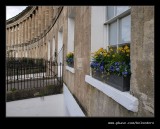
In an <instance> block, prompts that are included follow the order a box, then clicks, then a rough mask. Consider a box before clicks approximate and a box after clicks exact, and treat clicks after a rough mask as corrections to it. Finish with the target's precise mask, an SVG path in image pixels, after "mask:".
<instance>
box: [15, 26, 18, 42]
mask: <svg viewBox="0 0 160 129" xmlns="http://www.w3.org/2000/svg"><path fill="white" fill-rule="evenodd" d="M17 38H18V37H17V25H16V26H15V45H17Z"/></svg>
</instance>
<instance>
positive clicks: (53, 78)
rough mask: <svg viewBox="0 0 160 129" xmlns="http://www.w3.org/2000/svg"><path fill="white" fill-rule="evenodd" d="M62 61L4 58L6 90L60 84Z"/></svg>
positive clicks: (61, 79)
mask: <svg viewBox="0 0 160 129" xmlns="http://www.w3.org/2000/svg"><path fill="white" fill-rule="evenodd" d="M61 70H62V63H61V62H60V63H57V62H53V61H47V60H44V59H33V58H13V57H12V58H7V59H6V90H7V91H12V90H22V89H32V88H36V87H44V86H47V85H56V86H62V84H63V78H62V72H61Z"/></svg>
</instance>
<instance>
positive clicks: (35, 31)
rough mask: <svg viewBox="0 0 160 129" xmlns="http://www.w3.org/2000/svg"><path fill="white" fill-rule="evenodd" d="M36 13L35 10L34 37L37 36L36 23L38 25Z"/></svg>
mask: <svg viewBox="0 0 160 129" xmlns="http://www.w3.org/2000/svg"><path fill="white" fill-rule="evenodd" d="M37 15H38V10H36V11H35V15H34V17H35V18H34V25H35V27H34V28H35V30H34V33H35V34H34V37H37V25H38V19H37Z"/></svg>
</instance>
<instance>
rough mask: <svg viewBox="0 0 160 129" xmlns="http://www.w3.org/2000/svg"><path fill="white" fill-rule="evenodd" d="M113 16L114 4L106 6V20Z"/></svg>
mask: <svg viewBox="0 0 160 129" xmlns="http://www.w3.org/2000/svg"><path fill="white" fill-rule="evenodd" d="M112 17H114V6H108V7H107V20H109V19H111V18H112Z"/></svg>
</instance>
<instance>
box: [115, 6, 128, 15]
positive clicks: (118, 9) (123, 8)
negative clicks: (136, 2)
mask: <svg viewBox="0 0 160 129" xmlns="http://www.w3.org/2000/svg"><path fill="white" fill-rule="evenodd" d="M127 9H129V6H116V15H118V14H120V13H123V12H124V11H126V10H127Z"/></svg>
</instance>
